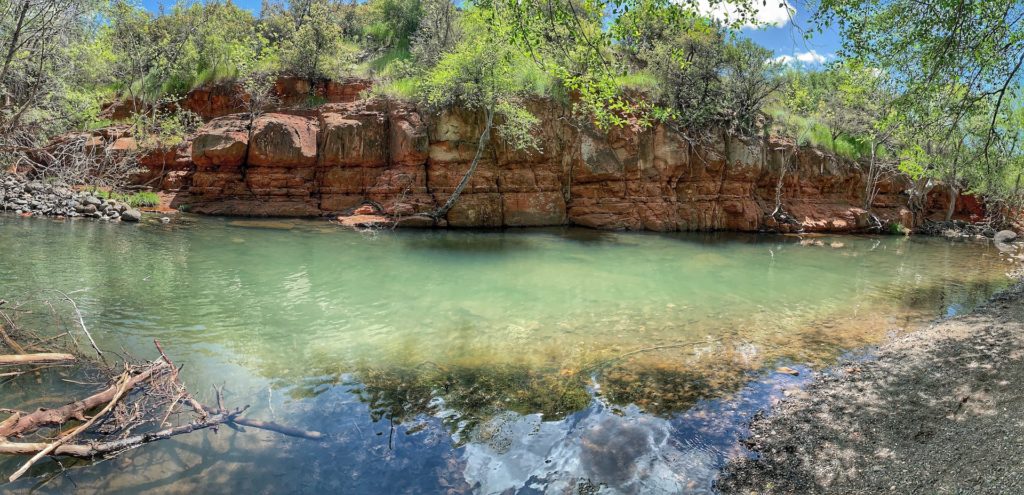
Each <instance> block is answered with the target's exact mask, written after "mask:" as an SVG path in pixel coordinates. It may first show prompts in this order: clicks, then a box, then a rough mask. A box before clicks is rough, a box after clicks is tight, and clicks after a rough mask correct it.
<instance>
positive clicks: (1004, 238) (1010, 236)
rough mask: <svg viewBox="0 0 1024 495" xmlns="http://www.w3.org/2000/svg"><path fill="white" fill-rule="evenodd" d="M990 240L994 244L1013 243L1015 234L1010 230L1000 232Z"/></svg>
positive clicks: (1015, 238)
mask: <svg viewBox="0 0 1024 495" xmlns="http://www.w3.org/2000/svg"><path fill="white" fill-rule="evenodd" d="M992 240H993V241H996V242H1013V241H1015V240H1017V233H1016V232H1014V231H1012V230H1000V231H999V232H996V235H995V236H994V237H993V238H992Z"/></svg>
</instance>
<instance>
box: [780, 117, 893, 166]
mask: <svg viewBox="0 0 1024 495" xmlns="http://www.w3.org/2000/svg"><path fill="white" fill-rule="evenodd" d="M768 113H769V114H770V115H771V116H772V118H773V119H774V121H775V122H774V125H773V127H774V130H775V131H777V132H778V133H779V134H781V135H783V136H791V137H793V138H794V139H795V140H796V143H797V144H798V145H800V146H811V147H814V148H818V149H822V150H825V151H828V152H831V153H834V154H836V155H837V156H840V157H843V158H847V159H850V160H862V159H865V158H867V157H868V156H869V155H870V154H871V148H870V145H869V144H868V143H867V142H866V141H864V140H861V139H858V137H857V136H849V135H846V134H842V135H840V136H839V137H837V138H836V139H835V141H833V140H832V135H831V134H830V133H829V129H828V126H826V125H825V124H823V123H821V122H820V121H818V120H817V119H815V118H814V117H805V116H801V115H797V114H794V113H791V112H789V111H788V110H786V109H784V108H780V107H775V108H770V109H769V110H768ZM880 153H882V150H880Z"/></svg>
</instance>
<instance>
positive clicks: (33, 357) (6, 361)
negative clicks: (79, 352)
mask: <svg viewBox="0 0 1024 495" xmlns="http://www.w3.org/2000/svg"><path fill="white" fill-rule="evenodd" d="M74 360H75V356H74V355H72V354H61V353H55V352H43V353H39V354H11V355H0V366H4V365H13V364H50V363H66V362H72V361H74Z"/></svg>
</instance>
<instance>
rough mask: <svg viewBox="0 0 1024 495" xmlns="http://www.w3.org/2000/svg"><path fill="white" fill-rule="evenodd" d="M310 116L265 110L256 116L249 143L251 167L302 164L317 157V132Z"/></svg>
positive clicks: (297, 165) (306, 165) (298, 165)
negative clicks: (264, 113) (266, 111)
mask: <svg viewBox="0 0 1024 495" xmlns="http://www.w3.org/2000/svg"><path fill="white" fill-rule="evenodd" d="M318 130H319V126H318V124H317V122H316V121H315V120H313V119H310V118H306V117H301V116H298V115H285V114H279V113H268V114H266V115H263V116H261V117H260V118H258V119H256V122H255V124H254V125H253V131H252V141H251V142H250V143H249V154H248V164H249V166H252V167H280V168H304V167H312V166H313V165H315V164H316V160H317V146H316V142H317V132H318Z"/></svg>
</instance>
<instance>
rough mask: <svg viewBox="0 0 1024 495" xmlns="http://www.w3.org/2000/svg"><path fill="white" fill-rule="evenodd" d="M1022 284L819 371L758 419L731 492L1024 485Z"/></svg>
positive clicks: (727, 477)
mask: <svg viewBox="0 0 1024 495" xmlns="http://www.w3.org/2000/svg"><path fill="white" fill-rule="evenodd" d="M1022 380H1024V284H1018V285H1017V286H1015V287H1013V288H1011V289H1009V290H1007V291H1004V292H1002V293H1000V294H998V295H997V296H995V297H994V298H992V300H991V301H990V302H988V303H987V304H985V305H983V306H982V307H980V308H978V309H977V310H976V311H975V312H973V313H971V314H968V315H965V316H961V317H957V318H953V319H949V320H946V321H943V322H941V323H938V324H936V325H934V326H932V327H930V328H928V329H926V330H922V331H920V332H915V333H911V334H908V335H905V336H902V337H900V338H898V339H895V340H893V341H891V342H890V343H888V344H886V345H884V346H882V347H881V348H880V349H879V350H878V351H877V352H876V353H875V354H874V358H873V359H871V360H868V361H849V362H844V363H841V364H840V365H838V366H837V367H835V373H832V374H824V375H822V376H821V377H819V378H818V379H817V380H816V381H815V382H814V383H813V384H812V385H811V386H809V387H808V388H807V389H806V390H805V392H804V393H801V394H795V395H793V396H792V397H791V398H790V399H789V400H787V401H785V402H784V403H783V404H782V405H780V406H779V407H777V408H776V409H775V410H774V411H773V412H772V413H771V414H770V415H768V416H762V417H761V418H759V419H757V420H755V421H754V422H753V425H752V435H751V437H750V438H749V440H748V442H747V443H748V445H749V447H750V448H751V449H752V450H753V451H754V452H756V453H757V454H758V457H757V458H754V459H743V460H739V461H736V462H734V463H733V464H731V465H730V466H729V467H728V468H727V469H726V471H725V473H724V474H723V476H722V477H721V479H720V481H719V488H720V489H721V490H722V491H723V492H724V493H751V492H757V493H879V492H882V491H885V492H890V491H895V492H897V493H911V492H930V493H1015V492H1020V491H1022V490H1024V472H1022V471H1021V469H1020V462H1019V460H1020V458H1021V457H1022V456H1024V444H1021V443H1020V442H1018V441H1016V440H1015V439H1018V438H1020V437H1021V436H1022V435H1024V427H1022V426H1021V425H1024V413H1022V411H1024V398H1022V396H1021V395H1020V391H1019V388H1018V387H1017V384H1019V383H1021V381H1022Z"/></svg>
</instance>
